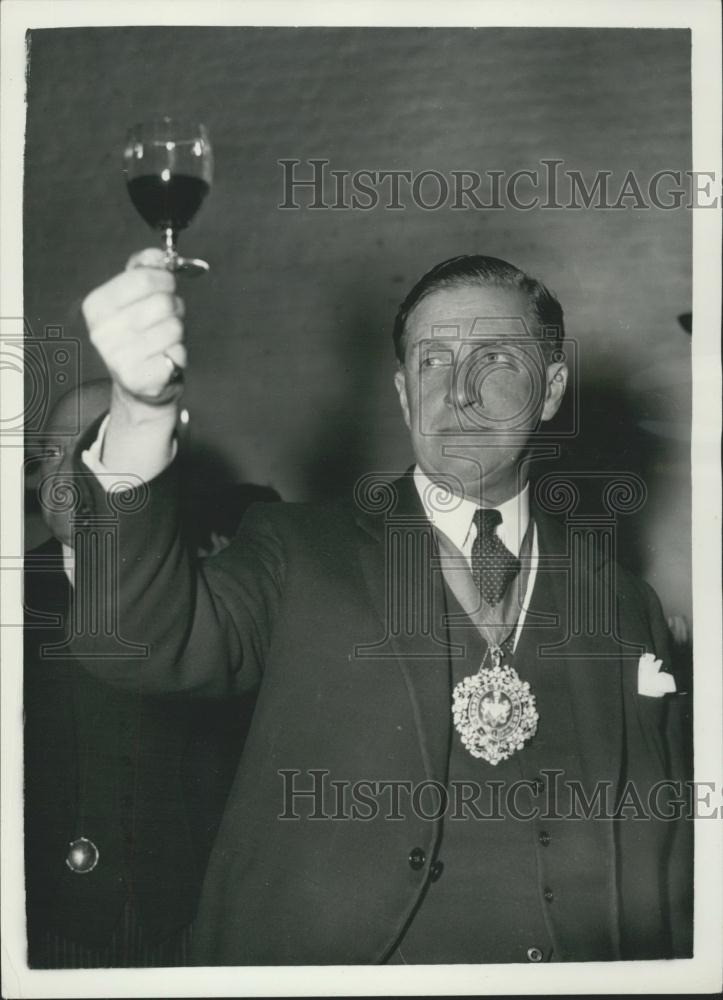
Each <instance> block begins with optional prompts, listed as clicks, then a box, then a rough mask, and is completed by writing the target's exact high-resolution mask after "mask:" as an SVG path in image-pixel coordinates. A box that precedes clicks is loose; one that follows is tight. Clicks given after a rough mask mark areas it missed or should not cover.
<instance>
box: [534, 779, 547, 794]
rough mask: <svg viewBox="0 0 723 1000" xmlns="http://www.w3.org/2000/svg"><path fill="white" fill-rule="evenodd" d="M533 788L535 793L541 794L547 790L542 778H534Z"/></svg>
mask: <svg viewBox="0 0 723 1000" xmlns="http://www.w3.org/2000/svg"><path fill="white" fill-rule="evenodd" d="M532 790H533V791H534V793H535V795H541V794H542V793H543V791H544V790H545V783H544V781H543V780H542V778H535V779H534V781H533V782H532Z"/></svg>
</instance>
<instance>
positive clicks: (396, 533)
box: [74, 251, 690, 965]
mask: <svg viewBox="0 0 723 1000" xmlns="http://www.w3.org/2000/svg"><path fill="white" fill-rule="evenodd" d="M84 313H85V317H86V321H87V322H88V325H89V328H90V333H91V339H92V341H93V343H94V344H95V346H96V348H97V349H98V350H99V352H100V354H101V356H102V357H103V359H104V361H105V363H106V365H107V366H108V369H109V371H110V373H111V375H112V377H113V382H114V389H113V401H112V404H111V408H110V414H109V416H108V417H107V418H105V419H104V420H103V421H102V423H99V424H96V425H95V426H94V427H93V428H91V431H90V433H89V435H88V436H87V438H86V440H85V441H84V442H83V443H82V446H81V448H80V449H79V453H78V455H77V470H78V473H79V475H80V476H81V481H82V482H83V484H84V488H85V491H86V503H85V506H86V511H87V515H86V516H85V517H84V518H83V519H82V520H81V522H80V523H79V524H78V526H77V538H78V544H80V545H81V546H84V547H86V549H88V551H90V549H91V548H92V535H93V530H94V519H95V518H97V517H102V515H103V512H104V511H106V510H107V507H108V505H109V504H110V505H111V506H113V507H117V508H121V507H122V509H119V513H118V518H119V539H120V553H121V560H120V583H119V590H118V594H117V596H116V597H113V596H111V597H108V596H107V594H106V591H104V590H103V589H102V588H100V589H99V588H97V587H95V588H94V579H100V578H102V576H103V566H102V564H101V566H100V567H98V568H99V570H100V572H99V573H97V574H94V573H93V572H87V573H84V574H83V579H82V580H81V579H79V582H78V587H79V591H80V594H79V598H80V599H81V600H83V601H85V602H88V601H95V602H96V606H99V602H100V607H101V612H102V610H103V608H102V606H103V602H104V601H106V602H107V601H109V600H110V601H111V602H112V601H114V600H117V602H118V622H119V627H120V629H121V631H122V633H123V637H124V640H126V641H131V642H134V643H137V644H142V643H145V644H146V645H147V647H148V652H149V654H150V655H149V657H145V658H144V657H143V656H141V655H138V656H136V657H135V658H123V657H121V656H119V655H118V653H117V644H116V642H115V639H114V637H111V638H110V639H105V640H104V639H103V638H102V637H94V636H89V635H84V634H79V635H77V636H76V637H75V640H74V641H75V645H76V649H77V650H78V652H79V654H80V655H87V656H90V657H92V659H91V660H89V664H90V665H91V668H92V669H93V671H94V672H95V673H97V675H98V676H102V677H103V678H104V679H106V680H107V681H108V682H109V683H112V684H115V685H118V686H121V687H125V686H128V685H134V684H140V685H141V686H142V687H143V689H144V690H146V691H148V692H161V691H166V690H175V691H184V692H185V693H187V694H188V695H196V696H203V695H205V696H219V697H225V696H228V695H229V694H230V693H232V692H238V691H243V690H248V689H254V690H258V692H259V696H258V703H257V709H256V713H255V716H254V720H253V724H252V727H251V731H250V734H249V739H248V742H247V744H246V747H245V751H244V754H243V757H242V760H241V764H240V766H239V770H238V773H237V776H236V780H235V783H234V786H233V789H232V793H231V795H230V797H229V802H228V806H227V809H226V812H225V815H224V818H223V821H222V823H221V827H220V830H219V834H218V837H217V840H216V844H215V847H214V850H213V853H212V858H211V862H210V865H209V870H208V873H207V877H206V881H205V885H204V890H203V895H202V902H201V907H200V911H199V917H198V923H197V934H196V936H195V940H194V949H195V954H194V961H196V962H198V963H200V964H221V965H234V964H239V965H240V964H251V965H264V964H325V963H371V962H397V963H424V962H525V961H529V962H540V961H565V960H567V961H585V960H614V959H618V958H657V957H662V956H671V955H685V954H689V953H690V892H689V890H690V861H689V840H688V838H687V833H688V828H689V825H690V824H685V823H683V822H674V821H668V820H666V819H664V818H663V817H662V815H657V813H658V812H662V809H661V810H656V811H655V812H656V814H655V815H647V816H640V815H637V817H636V818H635V819H632V818H628V817H627V813H628V812H629V811H630V810H629V808H628V806H629V803H628V796H630V795H631V794H632V793H631V791H630V789H631V788H632V790H633V792H634V793H635V795H637V796H638V797H640V798H641V800H644V801H645V802H647V801H648V799H649V798H650V794H651V792H653V791H655V789H658V790H659V789H660V783H661V782H663V781H665V780H668V779H671V778H677V777H679V776H680V772H681V770H682V768H683V763H682V762H683V751H682V749H681V746H682V743H681V737H680V727H681V722H682V715H683V707H682V706H681V704H680V702H679V701H677V700H676V697H675V696H674V694H673V693H672V692H673V689H674V686H675V685H674V679H673V678H672V676H671V675H670V673H669V672H668V671H667V669H666V666H667V664H668V663H669V659H668V652H667V647H666V641H667V639H666V629H665V624H664V620H663V618H662V614H661V611H660V606H659V603H658V601H657V598H656V597H655V595H654V594H653V592H652V591H651V590H650V588H649V587H648V586H647V585H646V584H644V583H643V582H642V581H639V580H637V579H635V578H634V577H632V576H630V575H629V574H627V573H625V572H624V571H623V570H622V569H621V568H620V567H619V566H617V565H613V564H611V562H610V559H609V557H608V554H607V553H606V551H605V550H604V549H602V548H600V549H598V550H595V549H594V547H593V550H592V551H590V547H589V546H588V547H587V549H586V557H585V558H584V559H583V560H581V561H580V560H577V558H576V556H575V553H574V552H573V551H572V547H571V544H570V539H569V538H568V536H567V535H566V534H565V532H564V531H562V532H561V531H560V529H559V528H558V527H556V525H555V523H554V521H553V519H552V518H550V517H549V516H548V515H547V514H546V513H545V512H544V511H543V510H541V509H539V506H534V505H533V504H532V503H531V501H530V489H529V485H528V482H527V458H528V455H529V451H530V448H531V447H532V445H533V444H534V440H535V435H536V434H538V433H539V430H540V428H542V427H544V426H545V425H546V424H547V422H548V421H550V420H551V419H552V418H553V417H554V415H555V413H556V412H557V410H558V408H559V406H560V403H561V401H562V398H563V395H564V392H565V388H566V384H567V377H568V376H567V368H566V365H565V361H564V357H563V355H562V354H561V353H560V347H561V341H562V338H563V334H564V330H563V317H562V310H561V308H560V305H559V303H558V302H557V300H556V299H555V298H554V296H553V295H552V294H551V293H550V292H549V291H548V290H547V289H545V288H544V286H542V285H541V284H540V283H539V282H537V281H535V280H534V279H532V278H530V277H529V276H527V275H525V274H524V273H523V272H521V271H520V270H519V269H517V268H515V267H513V266H512V265H510V264H507V263H506V262H504V261H501V260H499V259H497V258H491V257H483V256H475V257H461V258H454V259H452V260H451V261H447V262H444V263H443V264H441V265H438V266H437V267H436V268H433V269H432V271H430V272H428V274H426V275H425V276H423V277H422V278H421V279H420V281H419V282H418V283H417V285H415V287H414V288H413V289H412V291H411V292H410V293H409V295H408V296H407V298H406V299H405V301H404V302H403V303H402V306H401V307H400V310H399V313H398V316H397V320H396V324H395V346H396V351H397V361H398V365H397V371H396V374H395V383H396V387H397V391H398V394H399V398H400V403H401V408H402V413H403V416H404V419H405V421H406V424H407V426H408V428H409V431H410V437H411V442H412V448H413V452H414V457H415V460H416V463H415V465H414V467H413V468H412V469H410V470H409V471H408V472H407V473H406V474H405V475H403V476H401V477H399V478H398V479H396V480H393V481H391V480H390V481H384V480H382V481H380V480H379V479H378V477H376V478H371V479H370V478H369V477H366V478H363V479H361V480H360V481H359V483H358V484H357V489H356V493H355V498H354V503H347V504H343V503H342V504H332V505H328V506H327V507H324V508H315V507H311V506H307V505H303V504H293V505H291V504H281V505H273V506H272V507H271V508H269V509H266V510H264V509H261V510H259V509H255V510H252V511H251V512H250V514H249V516H248V517H247V518H246V520H245V522H244V524H243V525H242V527H241V530H240V532H239V534H238V535H237V537H236V539H235V540H234V542H233V544H232V545H231V546H229V548H228V549H226V550H225V551H224V552H223V553H221V554H220V555H219V557H218V558H217V559H215V560H213V562H212V563H211V564H209V565H208V566H207V567H206V568H205V570H204V569H199V568H198V567H196V566H195V565H194V561H193V559H192V556H191V555H190V554H189V553H188V552H187V551H185V550H184V549H183V546H182V544H181V541H180V539H179V537H178V531H177V527H176V525H177V516H178V515H177V500H176V496H177V493H178V481H177V475H178V474H177V469H176V463H175V462H174V460H173V455H174V447H175V446H174V442H173V426H174V423H175V411H176V406H177V399H178V395H179V394H180V391H181V380H179V379H178V377H177V373H178V369H179V368H182V367H183V366H184V365H185V363H186V355H185V350H184V347H183V343H182V340H183V323H182V315H183V306H182V302H181V301H180V299H179V298H178V297H177V295H176V292H175V284H174V279H173V276H172V275H170V274H168V273H167V272H165V271H163V270H161V260H160V256H159V254H157V253H156V252H155V251H145V252H144V253H143V254H141V255H138V256H137V257H135V258H133V259H132V260H131V266H130V267H129V269H128V270H127V271H126V272H125V273H124V274H122V275H119V276H117V277H116V278H114V279H112V280H111V281H110V282H108V283H107V284H106V285H104V286H102V287H101V288H99V289H96V290H95V291H94V292H92V293H91V294H90V295H89V296H88V298H87V299H86V300H85V303H84ZM89 469H90V471H91V472H92V473H93V475H92V476H88V470H89ZM129 473H132V474H133V475H134V476H135V477H136V478H135V482H136V486H135V488H134V489H132V490H130V491H129V490H128V474H129ZM123 474H125V475H123ZM115 489H118V490H120V491H122V496H123V498H124V502H123V504H119V503H112V496H113V491H114V490H115ZM580 594H583V595H590V594H604V595H605V596H606V598H607V599H608V603H607V604H606V606H605V609H606V613H607V615H608V617H609V618H610V619H611V623H612V624H611V627H607V624H606V622H602V621H601V622H598V623H597V628H596V629H590V628H584V629H582V630H580V629H577V628H576V627H574V626H575V623H576V622H577V620H578V617H579V611H580V608H579V606H578V602H579V600H580V598H579V595H580ZM171 596H172V600H169V597H171ZM585 599H587V598H585ZM100 654H102V656H103V659H102V661H101V660H99V659H98V656H99V655H100ZM661 661H662V662H661ZM661 666H662V670H661V669H660V668H661ZM559 779H561V780H559ZM558 784H559V786H560V789H559V794H560V797H561V799H565V800H566V803H567V807H569V806H570V803H571V801H572V800H573V799H575V797H576V796H577V801H578V803H579V799H580V793H581V792H582V793H584V797H585V801H586V802H588V803H590V802H593V801H594V800H595V796H596V794H598V793H601V791H602V790H603V789H605V790H606V794H607V793H609V794H610V796H611V799H612V805H613V808H612V809H611V810H610V809H608V810H605V809H603V810H602V812H601V814H600V815H595V814H594V813H595V810H594V809H588V810H587V812H585V810H583V815H581V816H578V815H577V813H576V811H575V810H574V809H571V808H567V807H566V805H565V804H564V803H563V802H562V801H561V802H560V803H559V805H558V806H551V805H550V803H549V799H550V792H551V786H555V793H556V794H557V791H558V788H557V786H558ZM673 788H675V786H673ZM667 791H668V792H670V788H667ZM518 793H519V794H518ZM391 794H394V795H396V796H398V797H397V798H395V800H394V801H393V802H391V803H390V802H389V795H391ZM429 794H431V795H432V796H434V795H437V797H438V798H439V799H442V798H444V797H445V796H447V797H453V798H454V808H453V809H452V810H450V809H448V808H435V807H434V804H433V803H432V804H431V805H430V802H429ZM525 795H526V796H527V798H525ZM635 795H634V796H633V798H635ZM553 797H554V796H553ZM542 799H545V802H544V805H543V809H542V810H539V809H538V810H537V811H535V810H534V809H532V806H534V805H535V803H539V802H540V801H541V800H542ZM656 802H657V800H656ZM662 802H663V804H664V805H665V806H666V808H667V807H668V806H670V805H671V802H670V796H668V798H666V797H665V796H663V799H662ZM447 804H448V803H445V806H446V805H447ZM674 804H675V803H673V805H674ZM621 805H622V806H624V807H625V808H623V809H622V811H621ZM616 810H617V814H616ZM637 812H638V813H639V812H640V810H637ZM648 812H650V810H648Z"/></svg>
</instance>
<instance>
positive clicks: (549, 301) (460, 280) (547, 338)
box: [393, 254, 565, 364]
mask: <svg viewBox="0 0 723 1000" xmlns="http://www.w3.org/2000/svg"><path fill="white" fill-rule="evenodd" d="M474 285H480V286H482V287H484V286H486V285H494V286H497V287H501V288H509V289H512V290H514V291H520V292H523V293H524V294H525V295H526V296H527V298H528V300H529V303H530V317H529V318H530V319H531V320H532V321H533V327H534V329H533V330H531V331H530V333H531V334H532V335H533V336H535V337H538V338H539V339H540V341H541V348H542V353H543V355H544V357H545V361H546V363H547V364H549V363H550V362H551V361H553V360H555V359H556V353H555V352H558V351H559V349H560V344H561V342H562V340H563V338H564V336H565V325H564V321H563V316H562V306H561V305H560V303H559V302H558V301H557V299H556V298H555V296H554V295H553V293H552V292H551V291H549V289H547V288H545V286H544V285H543V284H542V282H540V281H537V280H536V279H535V278H532V277H530V275H529V274H525V272H524V271H521V270H520V269H519V268H518V267H515V266H514V264H508V263H507V261H506V260H500V258H499V257H486V256H485V255H483V254H462V255H461V256H459V257H450V259H449V260H445V261H442V263H441V264H437V265H435V267H433V268H432V269H431V271H427V273H426V274H424V275H422V277H421V278H420V279H419V281H418V282H417V283H416V285H415V286H414V288H413V289H412V290H411V292H410V293H409V294H408V295H407V297H406V298H405V300H404V301H403V302H402V304H401V305H400V306H399V310H398V311H397V316H396V319H395V320H394V333H393V336H394V351H395V353H396V355H397V360H398V361H399V363H400V364H404V350H405V346H406V334H407V321H408V319H409V315H410V313H411V312H412V310H413V309H414V308H415V307H416V306H417V305H419V303H420V302H421V301H422V299H425V298H426V297H427V296H428V295H431V294H432V292H437V291H439V290H440V289H443V288H457V287H460V286H474ZM560 360H562V359H560Z"/></svg>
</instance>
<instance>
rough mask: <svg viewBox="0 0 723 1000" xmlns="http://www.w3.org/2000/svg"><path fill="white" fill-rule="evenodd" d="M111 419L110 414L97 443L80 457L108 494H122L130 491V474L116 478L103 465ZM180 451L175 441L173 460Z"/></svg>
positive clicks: (106, 418)
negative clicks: (104, 444)
mask: <svg viewBox="0 0 723 1000" xmlns="http://www.w3.org/2000/svg"><path fill="white" fill-rule="evenodd" d="M109 419H110V413H109V414H107V415H106V417H105V418H104V419H103V423H102V424H101V425H100V427H99V428H98V436H97V437H96V439H95V441H94V442H93V443H92V444H91V446H90V447H89V448H86V450H85V451H82V452H81V453H80V457H81V459H82V461H83V464H84V465H85V466H86V467H87V468H88V469H90V471H91V472H92V473H93V475H94V476H95V477H96V478H97V479H98V481H99V482H100V484H101V486H102V487H103V489H104V490H105V492H106V493H122V492H126V491H127V490H128V489H129V485H130V484H129V482H128V474H127V473H126V474H125V475H124V476H120V475H119V476H115V477H114V475H113V473H112V472H111V471H110V470H109V469H107V468H106V466H105V465H103V461H102V458H101V456H102V454H103V443H104V441H105V432H106V428H107V427H108V420H109ZM177 451H178V441H177V440H176V439H175V438H174V439H173V454H172V456H171V460H173V459H174V458H175V457H176V452H177Z"/></svg>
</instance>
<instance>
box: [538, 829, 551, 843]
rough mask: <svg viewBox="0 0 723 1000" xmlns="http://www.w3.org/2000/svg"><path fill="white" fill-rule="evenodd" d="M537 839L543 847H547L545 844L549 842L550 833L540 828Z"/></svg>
mask: <svg viewBox="0 0 723 1000" xmlns="http://www.w3.org/2000/svg"><path fill="white" fill-rule="evenodd" d="M537 839H538V840H539V841H540V843H541V844H542V846H543V847H547V845H548V844H549V843H550V834H549V833H548V832H547V830H541V831H540V833H539V835H538V837H537Z"/></svg>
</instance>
